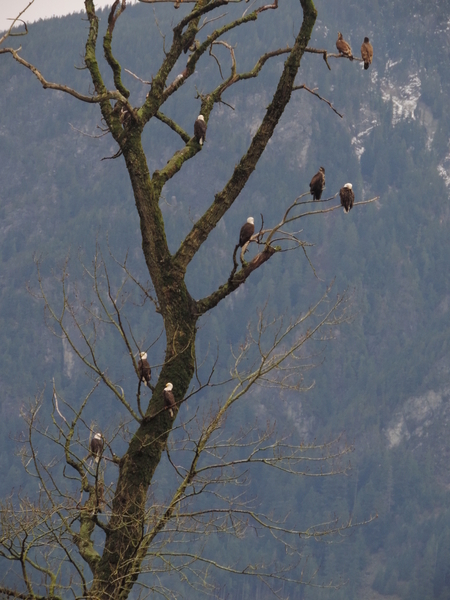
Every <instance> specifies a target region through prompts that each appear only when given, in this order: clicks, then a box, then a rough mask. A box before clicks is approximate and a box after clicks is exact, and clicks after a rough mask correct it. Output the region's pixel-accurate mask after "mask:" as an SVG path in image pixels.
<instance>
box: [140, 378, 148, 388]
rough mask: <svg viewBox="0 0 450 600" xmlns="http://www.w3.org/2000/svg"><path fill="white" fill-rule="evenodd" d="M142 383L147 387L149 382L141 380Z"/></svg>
mask: <svg viewBox="0 0 450 600" xmlns="http://www.w3.org/2000/svg"><path fill="white" fill-rule="evenodd" d="M141 381H142V383H143V384H144V385H145V387H147V382H146V381H145V379H141Z"/></svg>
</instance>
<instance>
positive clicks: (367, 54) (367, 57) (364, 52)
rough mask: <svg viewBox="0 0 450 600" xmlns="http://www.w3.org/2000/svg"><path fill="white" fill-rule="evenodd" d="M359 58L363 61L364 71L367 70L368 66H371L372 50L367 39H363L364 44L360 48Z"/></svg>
mask: <svg viewBox="0 0 450 600" xmlns="http://www.w3.org/2000/svg"><path fill="white" fill-rule="evenodd" d="M361 58H362V59H363V61H364V69H366V70H367V69H368V68H369V65H371V64H372V58H373V48H372V44H371V43H370V42H369V38H368V37H365V38H364V42H363V44H362V46H361Z"/></svg>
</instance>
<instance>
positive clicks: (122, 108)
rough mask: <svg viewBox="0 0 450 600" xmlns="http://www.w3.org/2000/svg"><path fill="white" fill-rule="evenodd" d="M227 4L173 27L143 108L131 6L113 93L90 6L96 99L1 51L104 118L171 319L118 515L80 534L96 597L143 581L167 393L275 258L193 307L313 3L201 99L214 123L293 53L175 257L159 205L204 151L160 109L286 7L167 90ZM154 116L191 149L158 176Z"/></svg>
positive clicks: (122, 471)
mask: <svg viewBox="0 0 450 600" xmlns="http://www.w3.org/2000/svg"><path fill="white" fill-rule="evenodd" d="M225 4H227V0H214V1H213V0H198V1H197V3H196V4H195V6H194V8H193V9H192V11H191V13H190V14H189V15H187V16H186V17H184V18H183V19H182V20H181V21H180V23H179V24H178V25H177V26H176V27H175V28H174V30H173V32H174V36H173V41H172V45H171V47H170V49H169V50H168V52H167V53H166V54H165V58H164V60H163V63H162V65H161V67H160V69H159V71H158V72H157V74H156V75H155V76H154V77H153V79H152V85H151V89H150V91H149V93H148V94H147V97H146V100H145V102H144V103H143V105H142V106H141V107H139V108H135V107H133V106H132V105H131V104H130V102H129V96H130V93H129V91H128V90H127V89H126V87H125V86H124V85H123V83H122V80H121V67H120V64H119V63H118V61H117V60H116V59H115V57H114V55H113V51H112V40H113V33H114V28H115V23H116V21H117V19H118V18H119V17H120V15H121V14H122V13H123V11H124V10H125V7H126V2H125V0H121V1H119V0H116V1H115V3H114V5H113V7H112V9H111V12H110V16H109V19H108V27H107V31H106V34H105V36H104V38H103V51H104V55H105V58H106V61H107V63H108V65H109V67H110V68H111V70H112V73H113V79H114V86H115V89H114V90H112V91H111V90H108V89H107V87H106V85H105V84H104V80H103V76H102V74H101V72H100V68H99V64H98V61H97V54H96V53H97V38H98V18H97V16H96V13H95V6H94V1H93V0H85V8H86V13H87V16H88V20H89V33H88V39H87V42H86V51H85V64H86V67H87V68H88V70H89V72H90V75H91V78H92V82H93V84H94V88H95V94H96V95H95V96H92V97H86V96H82V95H80V94H78V93H76V92H74V91H73V90H69V89H68V88H66V87H65V86H58V85H57V84H50V83H49V82H46V81H45V79H44V78H43V76H42V75H41V74H40V73H39V71H37V69H35V68H34V67H33V66H32V65H30V64H29V63H27V62H26V61H24V60H23V59H21V58H20V56H19V55H18V54H17V52H16V51H14V50H12V49H3V50H0V52H1V53H4V52H10V53H11V54H13V56H14V58H15V60H17V61H18V62H20V63H21V64H23V65H24V66H26V67H27V68H30V69H31V70H32V71H33V73H34V74H35V75H36V76H37V77H38V79H39V80H40V81H41V83H42V84H43V86H44V87H50V88H54V89H60V90H62V91H64V92H67V93H70V94H72V95H73V96H75V97H77V98H79V99H81V100H84V101H86V102H96V103H98V104H99V106H100V109H101V113H102V116H103V119H104V120H105V122H106V124H107V126H108V128H109V130H110V132H111V134H112V136H113V137H114V139H115V141H116V142H117V144H118V146H119V153H120V154H121V155H123V157H124V159H125V163H126V167H127V170H128V173H129V176H130V180H131V185H132V189H133V193H134V198H135V202H136V208H137V211H138V213H139V217H140V227H141V233H142V249H143V254H144V258H145V262H146V265H147V268H148V272H149V274H150V277H151V280H152V283H153V286H154V289H155V293H156V297H157V301H158V305H159V310H160V312H161V315H162V318H163V321H164V328H165V335H166V351H165V360H164V365H163V367H162V369H161V372H160V376H159V379H158V381H157V383H156V385H155V388H154V391H153V394H152V397H151V399H150V402H149V404H148V407H146V409H145V415H144V418H142V420H141V421H140V423H139V425H138V428H137V430H136V432H135V434H134V435H133V437H132V440H131V442H130V444H129V447H128V450H127V452H126V453H125V455H124V456H123V457H122V458H121V460H120V463H119V477H118V483H117V487H116V491H115V496H114V500H113V507H112V515H111V517H110V519H109V522H108V523H107V525H101V524H100V523H99V522H98V520H97V518H96V515H95V514H93V515H92V523H91V524H89V522H88V521H89V516H88V515H89V514H90V512H89V511H90V505H89V502H91V499H90V500H89V501H88V504H86V506H85V507H84V513H83V518H84V522H85V526H84V527H83V528H82V529H80V535H79V536H78V537H77V539H75V540H74V541H75V544H76V545H77V546H78V549H79V551H80V554H81V555H82V556H83V558H84V560H85V561H86V562H87V563H88V565H89V567H90V569H91V571H92V573H93V583H92V587H91V589H90V592H89V596H90V597H91V598H95V599H98V600H100V599H102V600H103V599H104V600H111V599H112V598H114V599H119V598H120V599H125V598H127V596H128V595H129V593H130V591H131V589H132V587H133V584H134V582H135V581H136V579H137V577H138V576H139V573H140V569H141V564H142V561H143V559H144V558H145V553H146V549H147V548H148V545H149V544H150V543H151V541H152V538H151V536H150V537H148V536H146V535H144V530H145V513H146V501H147V495H148V491H149V488H150V486H151V484H152V480H153V476H154V473H155V470H156V468H157V467H158V465H159V463H160V460H161V454H162V452H163V450H164V448H165V446H166V443H167V439H168V436H169V434H170V431H171V428H172V425H173V422H174V420H175V418H176V412H175V414H174V416H173V418H172V417H170V415H169V411H167V410H164V401H163V393H162V392H163V389H164V386H165V384H166V383H167V382H169V381H170V382H172V383H173V386H174V395H175V400H176V402H177V404H180V403H181V402H182V400H183V398H184V396H185V394H186V393H187V390H188V387H189V384H190V382H191V380H192V377H193V375H194V370H195V336H196V326H197V321H198V319H199V318H200V317H201V316H202V315H203V314H205V313H206V312H207V311H209V310H211V309H212V308H214V307H215V306H216V305H217V304H218V303H219V302H220V301H221V300H223V299H224V298H225V297H226V296H228V295H229V294H230V293H232V292H233V291H234V290H235V289H236V288H237V287H239V286H240V285H242V284H243V283H244V282H245V281H246V279H247V278H248V277H249V276H250V275H251V273H252V272H253V271H254V270H255V269H257V268H259V267H261V266H262V265H263V264H264V263H265V262H266V261H267V260H269V259H270V258H271V257H272V256H273V255H274V254H275V253H276V250H275V249H274V248H273V247H271V246H270V245H266V246H265V247H264V249H263V250H262V251H261V252H260V253H259V254H258V256H257V257H256V258H255V259H254V260H253V261H252V262H251V263H250V264H249V265H243V267H242V268H241V269H240V270H239V271H237V272H233V274H232V276H231V277H230V279H229V280H228V281H227V282H224V283H223V284H222V285H221V286H220V287H219V288H218V289H217V290H216V291H215V292H213V293H212V294H211V295H209V296H208V297H206V298H202V299H198V300H195V299H194V298H193V295H191V293H190V291H189V290H188V288H187V286H186V283H185V274H186V269H187V267H188V265H189V263H190V261H191V260H192V259H193V258H194V257H195V255H196V253H197V252H198V250H199V249H200V248H201V246H202V244H203V243H204V242H205V240H206V239H207V238H208V236H209V234H210V233H211V231H212V230H213V229H214V228H215V227H216V225H217V224H218V223H219V221H220V220H221V219H222V217H223V216H224V215H225V214H226V212H227V211H228V210H229V208H230V207H231V206H232V205H233V203H234V202H235V201H236V199H237V198H238V197H239V194H240V193H241V191H242V190H243V188H244V187H245V185H246V184H247V182H248V180H249V177H250V175H251V174H252V173H253V171H254V170H255V168H256V166H257V163H258V161H259V159H260V157H261V155H262V153H263V152H264V149H265V148H266V146H267V144H268V142H269V140H270V139H271V137H272V135H273V133H274V131H275V128H276V126H277V124H278V122H279V120H280V118H281V116H282V114H283V112H284V110H285V108H286V106H287V104H288V103H289V100H290V98H291V94H292V89H293V86H294V82H295V77H296V75H297V73H298V70H299V66H300V61H301V59H302V56H303V54H304V52H305V49H306V47H307V44H308V42H309V40H310V37H311V34H312V30H313V27H314V24H315V20H316V16H317V13H316V10H315V7H314V4H313V2H312V0H300V5H301V8H302V10H303V22H302V25H301V29H300V31H299V33H298V35H297V37H296V39H295V43H294V45H293V46H292V48H289V49H279V50H276V51H271V52H267V53H266V54H264V55H262V56H261V57H260V58H259V60H258V61H257V64H256V65H255V67H254V68H253V69H252V70H250V71H248V72H245V73H238V72H237V71H236V65H235V62H234V58H233V67H232V72H231V75H230V76H229V77H228V78H227V79H225V80H224V81H223V82H222V83H221V84H220V85H219V86H218V87H217V88H215V89H214V90H212V91H211V92H210V93H208V94H206V95H204V96H202V105H201V113H202V114H203V115H204V117H205V122H206V123H207V122H208V120H209V118H210V115H211V112H212V111H213V109H214V106H215V105H216V104H217V103H218V102H220V101H221V99H222V94H223V93H224V92H225V91H226V90H227V89H228V88H229V87H230V86H232V85H234V84H236V83H238V82H240V81H243V80H245V79H250V78H253V77H257V76H258V75H259V73H260V71H261V68H262V67H263V65H264V64H265V62H267V60H269V59H270V58H272V57H274V56H280V55H282V54H286V55H287V58H286V61H285V63H284V68H283V71H282V74H281V76H280V79H279V82H278V85H277V88H276V91H275V93H274V96H273V99H272V102H271V103H270V105H269V106H268V107H267V109H266V112H265V115H264V118H263V120H262V122H261V125H260V127H259V129H258V131H257V132H256V134H255V135H254V137H253V139H252V140H251V143H250V145H249V148H248V150H247V152H246V153H245V154H244V155H243V156H242V158H241V160H240V161H239V163H238V164H237V165H236V167H235V169H234V171H233V173H232V175H231V177H230V179H229V181H228V182H227V184H226V185H225V187H224V188H223V190H222V191H221V192H219V193H218V194H217V195H216V197H215V198H214V201H213V202H212V204H211V205H210V207H209V208H208V209H207V210H206V211H205V213H204V214H203V216H202V217H201V218H200V219H199V220H198V221H197V222H196V223H195V224H194V226H193V228H192V230H191V231H190V233H189V234H188V235H187V236H186V238H185V240H184V241H183V242H182V243H181V245H180V247H179V249H178V250H177V252H176V253H175V254H173V255H172V254H171V253H170V251H169V247H168V243H167V239H166V234H165V228H164V220H163V216H162V213H161V210H160V207H159V202H160V198H161V194H162V190H163V187H164V185H165V183H166V182H167V181H168V180H170V179H171V178H172V177H174V176H175V175H176V174H177V173H178V172H179V171H180V169H182V167H183V165H184V164H185V163H186V162H187V161H189V160H191V159H192V158H194V157H195V155H196V154H197V153H198V152H200V151H201V150H202V147H201V146H200V145H199V144H198V143H197V142H196V140H195V139H193V138H191V137H190V136H189V135H188V134H187V133H186V132H185V131H183V129H182V128H181V127H180V126H179V125H177V124H176V123H175V122H173V121H172V120H171V119H170V118H168V117H167V116H165V115H163V114H162V113H161V112H160V109H161V107H162V106H163V104H164V103H165V102H166V100H167V99H168V98H169V97H170V96H171V95H172V94H173V93H175V92H176V91H177V90H178V89H179V88H180V87H181V86H182V85H183V83H184V82H185V81H186V80H187V79H188V78H189V77H190V76H191V75H192V74H193V73H194V72H195V68H196V65H197V63H198V61H199V59H200V58H201V57H202V56H203V55H204V54H205V53H206V52H207V51H208V50H209V49H210V47H211V44H212V43H213V42H214V41H215V40H218V39H219V38H220V37H221V36H222V35H223V34H224V33H226V32H228V31H231V30H232V29H234V28H237V27H239V26H240V25H243V24H245V23H248V22H250V21H255V20H256V19H257V18H258V17H259V16H260V15H261V14H262V13H264V12H265V11H267V10H272V9H277V8H278V1H277V0H274V2H273V4H268V5H265V6H262V7H259V8H257V9H255V10H253V12H249V13H248V14H244V15H243V16H242V17H241V18H239V19H236V20H235V21H233V22H231V23H228V24H227V25H225V26H223V27H220V28H218V29H216V30H214V31H213V32H212V33H211V34H210V35H209V36H207V38H206V40H205V41H204V42H203V43H199V44H198V45H197V47H196V48H195V49H194V50H193V51H192V54H191V55H190V56H189V58H188V59H187V62H186V68H185V70H184V71H183V73H181V74H180V75H179V76H178V77H177V78H176V79H175V80H174V81H173V82H172V83H171V84H170V85H167V79H168V77H169V75H170V73H171V72H172V69H173V67H174V66H175V64H176V62H177V60H178V59H179V58H180V56H181V55H182V52H183V49H185V48H186V47H187V46H189V45H190V44H191V43H192V42H193V41H194V39H195V36H196V34H197V32H198V30H199V22H200V19H201V17H202V16H203V15H206V14H207V13H210V12H211V11H212V10H214V9H215V8H218V7H220V6H223V5H225ZM246 6H247V5H246ZM230 49H231V47H230ZM232 56H233V55H232ZM152 118H157V119H159V120H161V121H163V122H164V123H166V124H167V125H168V126H169V127H170V128H171V129H172V130H173V131H175V132H176V133H178V134H179V136H180V138H181V140H182V141H183V142H184V146H183V147H182V148H181V149H180V150H179V151H177V152H176V153H175V154H174V156H173V157H172V158H171V159H170V160H169V161H168V163H167V165H166V166H165V167H164V168H163V169H161V170H159V171H156V172H155V173H153V174H151V173H150V171H149V168H148V163H147V160H146V156H145V153H144V150H143V147H142V141H141V137H142V133H143V130H144V128H145V126H146V124H147V123H148V122H149V121H150V120H151V119H152ZM91 525H92V526H91ZM94 526H100V527H101V528H102V529H103V530H104V532H105V543H104V549H103V553H102V555H100V554H98V553H97V552H96V550H95V549H94V542H93V539H92V536H93V531H94ZM163 526H164V521H162V522H161V526H160V527H161V528H162V527H163Z"/></svg>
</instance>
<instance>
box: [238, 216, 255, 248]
mask: <svg viewBox="0 0 450 600" xmlns="http://www.w3.org/2000/svg"><path fill="white" fill-rule="evenodd" d="M249 218H251V217H249ZM252 220H253V219H252ZM254 233H255V224H254V223H250V222H249V221H248V220H247V222H246V223H244V225H242V227H241V231H240V233H239V246H240V247H241V248H242V246H244V244H246V243H247V242H248V241H249V239H250V238H251V237H252V235H253V234H254Z"/></svg>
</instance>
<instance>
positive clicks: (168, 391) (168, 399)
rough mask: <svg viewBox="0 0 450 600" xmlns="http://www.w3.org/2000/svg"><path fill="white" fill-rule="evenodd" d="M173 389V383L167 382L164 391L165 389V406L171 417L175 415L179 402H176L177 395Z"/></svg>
mask: <svg viewBox="0 0 450 600" xmlns="http://www.w3.org/2000/svg"><path fill="white" fill-rule="evenodd" d="M172 389H173V385H172V384H171V383H167V384H166V387H165V388H164V391H163V397H164V406H165V408H166V410H168V411H169V415H170V416H171V417H173V411H174V410H175V409H176V407H177V404H176V402H175V396H174V395H173V392H172Z"/></svg>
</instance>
